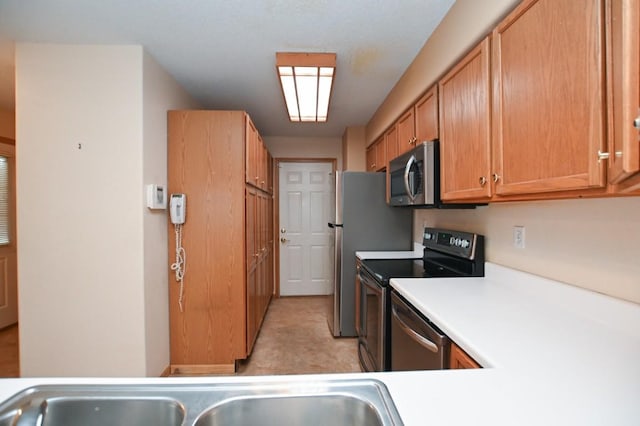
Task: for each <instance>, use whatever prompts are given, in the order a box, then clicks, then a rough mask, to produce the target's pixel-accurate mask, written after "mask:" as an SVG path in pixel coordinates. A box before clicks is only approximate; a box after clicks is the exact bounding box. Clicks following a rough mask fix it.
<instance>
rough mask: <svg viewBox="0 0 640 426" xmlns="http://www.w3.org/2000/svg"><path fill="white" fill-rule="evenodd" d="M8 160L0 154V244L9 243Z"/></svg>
mask: <svg viewBox="0 0 640 426" xmlns="http://www.w3.org/2000/svg"><path fill="white" fill-rule="evenodd" d="M9 184H10V182H9V161H8V160H7V157H2V156H0V245H4V244H9V243H10V241H9Z"/></svg>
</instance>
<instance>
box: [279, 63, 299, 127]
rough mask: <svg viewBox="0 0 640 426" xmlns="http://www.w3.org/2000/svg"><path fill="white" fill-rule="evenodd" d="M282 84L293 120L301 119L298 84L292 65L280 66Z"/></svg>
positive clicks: (290, 116)
mask: <svg viewBox="0 0 640 426" xmlns="http://www.w3.org/2000/svg"><path fill="white" fill-rule="evenodd" d="M279 71H280V84H282V91H283V92H284V100H285V103H286V104H287V112H288V113H289V119H290V120H291V121H300V116H299V113H298V100H297V99H296V86H295V83H294V81H293V68H292V67H279Z"/></svg>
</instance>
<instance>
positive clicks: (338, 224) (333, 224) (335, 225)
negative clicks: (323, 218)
mask: <svg viewBox="0 0 640 426" xmlns="http://www.w3.org/2000/svg"><path fill="white" fill-rule="evenodd" d="M327 225H329V228H332V229H333V228H342V224H341V223H331V222H329V223H327Z"/></svg>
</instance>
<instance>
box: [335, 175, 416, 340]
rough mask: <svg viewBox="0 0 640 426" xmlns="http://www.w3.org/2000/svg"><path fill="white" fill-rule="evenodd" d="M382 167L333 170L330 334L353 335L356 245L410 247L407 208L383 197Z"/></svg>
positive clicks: (390, 248) (354, 333)
mask: <svg viewBox="0 0 640 426" xmlns="http://www.w3.org/2000/svg"><path fill="white" fill-rule="evenodd" d="M385 184H386V179H385V174H384V173H366V172H337V173H336V214H335V221H334V222H330V223H329V227H330V228H331V229H333V231H334V252H335V259H334V262H335V263H334V278H333V286H332V288H333V294H332V295H331V297H330V298H329V304H328V305H329V308H328V317H327V322H328V323H329V328H330V330H331V333H332V334H333V335H334V336H336V337H337V336H351V337H354V336H356V329H355V303H356V301H355V280H356V256H355V252H356V251H359V250H410V249H411V248H412V245H413V242H412V230H413V218H412V213H411V210H405V209H397V208H393V207H390V206H388V205H387V204H386V202H385V190H386V186H385Z"/></svg>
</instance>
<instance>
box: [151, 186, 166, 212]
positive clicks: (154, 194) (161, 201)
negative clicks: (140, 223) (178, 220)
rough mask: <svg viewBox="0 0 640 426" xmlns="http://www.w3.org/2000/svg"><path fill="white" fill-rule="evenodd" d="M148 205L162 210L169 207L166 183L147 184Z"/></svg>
mask: <svg viewBox="0 0 640 426" xmlns="http://www.w3.org/2000/svg"><path fill="white" fill-rule="evenodd" d="M147 207H149V208H150V209H162V210H164V209H166V208H167V189H166V187H165V186H164V185H156V184H151V185H147Z"/></svg>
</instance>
